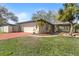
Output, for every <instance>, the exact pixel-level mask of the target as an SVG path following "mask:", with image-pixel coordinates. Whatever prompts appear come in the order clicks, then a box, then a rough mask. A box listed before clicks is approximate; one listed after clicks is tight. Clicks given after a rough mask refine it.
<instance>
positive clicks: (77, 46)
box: [0, 37, 79, 56]
mask: <svg viewBox="0 0 79 59" xmlns="http://www.w3.org/2000/svg"><path fill="white" fill-rule="evenodd" d="M0 55H4V56H7V55H8V56H9V55H11V56H14V55H16V56H63V55H64V56H73V55H75V56H77V55H78V56H79V38H69V37H48V38H34V37H20V38H15V39H9V40H1V41H0Z"/></svg>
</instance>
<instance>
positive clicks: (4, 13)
mask: <svg viewBox="0 0 79 59" xmlns="http://www.w3.org/2000/svg"><path fill="white" fill-rule="evenodd" d="M8 20H12V21H14V22H17V21H18V17H17V16H15V15H14V14H13V13H12V12H9V11H8V9H7V8H5V7H3V6H0V25H2V24H5V23H8Z"/></svg>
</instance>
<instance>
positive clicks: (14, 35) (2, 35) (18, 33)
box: [0, 32, 31, 40]
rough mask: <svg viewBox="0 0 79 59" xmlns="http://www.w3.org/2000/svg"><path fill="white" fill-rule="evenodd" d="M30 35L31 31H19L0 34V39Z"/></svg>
mask: <svg viewBox="0 0 79 59" xmlns="http://www.w3.org/2000/svg"><path fill="white" fill-rule="evenodd" d="M28 35H31V33H24V32H17V33H6V34H0V40H3V39H10V38H16V37H21V36H28Z"/></svg>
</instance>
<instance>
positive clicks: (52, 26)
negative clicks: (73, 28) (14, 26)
mask: <svg viewBox="0 0 79 59" xmlns="http://www.w3.org/2000/svg"><path fill="white" fill-rule="evenodd" d="M38 21H42V22H43V23H44V25H42V27H40V26H38V25H37V23H36V21H33V20H32V21H27V22H21V23H18V25H19V31H22V32H29V33H39V34H40V33H50V34H53V33H55V32H60V31H61V32H62V31H64V32H68V31H69V29H70V24H69V23H68V22H57V21H55V22H49V21H46V20H38Z"/></svg>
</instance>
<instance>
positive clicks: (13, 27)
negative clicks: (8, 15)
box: [0, 24, 18, 33]
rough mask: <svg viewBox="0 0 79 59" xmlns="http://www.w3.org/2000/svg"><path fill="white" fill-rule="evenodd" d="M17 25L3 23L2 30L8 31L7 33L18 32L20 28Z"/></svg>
mask: <svg viewBox="0 0 79 59" xmlns="http://www.w3.org/2000/svg"><path fill="white" fill-rule="evenodd" d="M16 28H17V27H16V25H13V24H3V25H0V32H7V33H10V32H16V31H17V30H18V29H16Z"/></svg>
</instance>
